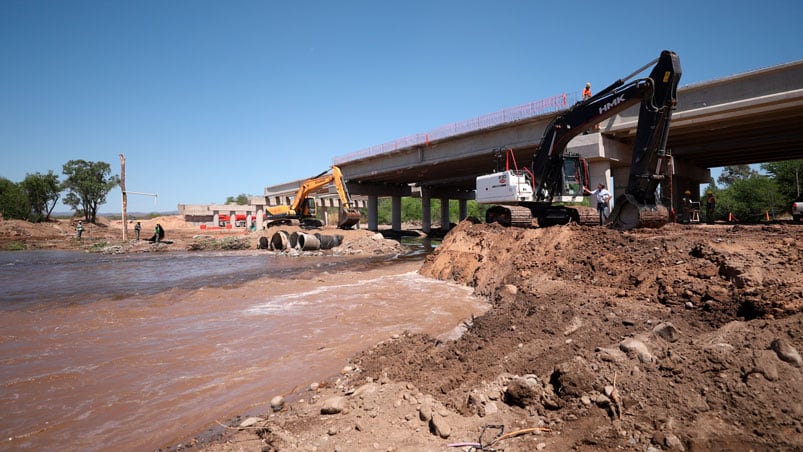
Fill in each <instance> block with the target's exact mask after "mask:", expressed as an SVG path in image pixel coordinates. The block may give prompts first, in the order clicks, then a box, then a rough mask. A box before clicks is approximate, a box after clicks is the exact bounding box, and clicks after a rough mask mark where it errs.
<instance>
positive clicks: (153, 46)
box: [0, 0, 803, 212]
mask: <svg viewBox="0 0 803 452" xmlns="http://www.w3.org/2000/svg"><path fill="white" fill-rule="evenodd" d="M800 17H803V2H801V1H799V0H786V1H781V0H767V1H763V2H748V1H744V0H735V1H729V2H700V1H695V2H690V1H685V0H683V1H675V2H644V1H639V2H634V1H625V2H609V3H601V2H571V1H565V2H536V1H523V0H522V1H505V0H500V1H493V2H492V1H474V0H454V1H436V0H431V1H417V0H406V1H403V2H391V1H376V0H375V1H348V0H342V1H337V2H336V1H305V0H298V1H292V2H288V1H267V0H264V1H256V0H255V1H241V0H232V1H225V2H221V1H206V0H193V1H189V0H174V1H151V0H138V1H115V0H93V1H85V0H69V1H63V0H58V1H37V0H3V1H0V61H2V70H0V155H2V165H0V176H2V177H5V178H8V179H10V180H12V181H15V182H19V181H21V180H22V179H24V178H25V175H26V174H27V173H35V172H40V173H47V172H48V171H49V170H53V171H54V172H56V173H57V174H59V175H60V177H62V178H63V176H62V175H61V168H62V165H63V164H64V163H66V162H67V161H69V160H74V159H83V160H89V161H104V162H107V163H109V164H110V165H111V167H112V171H113V173H114V174H119V172H120V163H119V157H118V154H120V153H123V154H125V156H126V185H127V189H128V190H129V191H139V192H147V193H158V195H159V196H158V202H157V203H156V204H154V201H153V199H152V198H150V197H147V196H137V195H132V196H129V202H128V208H129V211H140V212H152V211H171V210H175V209H176V205H177V204H179V203H184V204H206V203H222V202H223V201H224V200H225V199H226V197H228V196H236V195H238V194H240V193H246V194H252V195H260V194H262V192H263V188H264V187H265V186H266V185H272V184H278V183H282V182H287V181H291V180H295V179H301V178H306V177H310V176H314V175H316V174H318V173H320V172H321V171H324V170H325V169H327V168H328V167H329V166H330V165H331V164H332V158H333V157H335V156H342V155H345V154H349V153H351V152H355V151H358V150H361V149H363V148H366V147H369V146H373V145H376V144H381V143H384V142H388V141H392V140H394V139H396V138H400V137H403V136H406V135H411V134H415V133H419V132H424V131H427V130H430V129H434V128H437V127H439V126H442V125H445V124H449V123H453V122H458V121H461V120H465V119H469V118H473V117H475V116H480V115H483V114H487V113H491V112H494V111H497V110H501V109H504V108H508V107H512V106H516V105H521V104H524V103H527V102H531V101H535V100H539V99H543V98H547V97H551V96H554V95H557V94H560V93H563V92H569V93H571V92H576V91H579V90H580V89H582V86H583V84H584V83H585V82H586V81H589V82H591V83H592V85H593V86H594V87H596V88H602V87H604V86H607V85H608V84H609V83H611V82H613V81H615V80H616V79H618V78H620V77H624V76H626V75H628V74H630V72H632V71H633V70H635V69H637V68H639V67H640V66H642V65H644V64H646V63H648V62H649V61H650V60H652V59H653V58H655V57H657V56H658V54H659V53H660V51H661V50H663V49H669V50H674V51H675V52H677V53H678V55H679V56H680V59H681V64H682V66H683V78H682V79H681V85H688V84H692V83H697V82H702V81H707V80H712V79H716V78H721V77H726V76H730V75H733V74H738V73H742V72H747V71H751V70H755V69H760V68H764V67H768V66H774V65H778V64H783V63H788V62H792V61H797V60H800V59H802V58H803V50H802V49H803V27H801V26H800ZM670 133H671V132H670ZM120 197H121V195H120V190H119V189H115V190H113V191H112V192H111V193H110V194H109V196H108V198H107V203H106V204H105V205H104V206H102V207H101V209H100V210H101V212H119V209H120ZM56 210H62V211H63V210H66V209H65V208H61V207H57V209H56Z"/></svg>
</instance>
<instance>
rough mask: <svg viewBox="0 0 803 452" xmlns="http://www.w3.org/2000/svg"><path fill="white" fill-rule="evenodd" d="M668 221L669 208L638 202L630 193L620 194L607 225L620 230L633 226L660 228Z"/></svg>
mask: <svg viewBox="0 0 803 452" xmlns="http://www.w3.org/2000/svg"><path fill="white" fill-rule="evenodd" d="M668 222H669V210H667V208H666V207H664V206H662V205H660V204H658V205H648V204H639V203H638V202H637V201H636V200H635V198H633V196H631V195H623V196H620V197H619V199H617V200H616V205H615V206H614V208H613V212H611V215H610V216H609V217H608V225H609V227H611V228H613V229H618V230H620V231H629V230H631V229H635V228H654V229H657V228H660V227H662V226H663V225H665V224H666V223H668Z"/></svg>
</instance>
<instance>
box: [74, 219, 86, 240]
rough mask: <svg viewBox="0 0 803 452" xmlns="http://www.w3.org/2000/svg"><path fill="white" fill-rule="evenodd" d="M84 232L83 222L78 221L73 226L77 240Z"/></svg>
mask: <svg viewBox="0 0 803 452" xmlns="http://www.w3.org/2000/svg"><path fill="white" fill-rule="evenodd" d="M83 232H84V222H83V221H79V222H78V224H77V225H76V226H75V235H76V238H77V239H78V240H81V234H83Z"/></svg>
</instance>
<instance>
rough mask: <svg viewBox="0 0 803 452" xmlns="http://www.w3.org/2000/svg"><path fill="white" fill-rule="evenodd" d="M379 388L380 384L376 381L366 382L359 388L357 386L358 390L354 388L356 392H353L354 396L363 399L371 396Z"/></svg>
mask: <svg viewBox="0 0 803 452" xmlns="http://www.w3.org/2000/svg"><path fill="white" fill-rule="evenodd" d="M378 390H379V385H378V384H376V383H366V384H364V385H362V386H360V387H359V388H357V389H356V390H354V393H353V394H352V396H353V397H359V398H361V399H362V398H365V397H366V396H369V395H371V394H374V393H376V392H377V391H378Z"/></svg>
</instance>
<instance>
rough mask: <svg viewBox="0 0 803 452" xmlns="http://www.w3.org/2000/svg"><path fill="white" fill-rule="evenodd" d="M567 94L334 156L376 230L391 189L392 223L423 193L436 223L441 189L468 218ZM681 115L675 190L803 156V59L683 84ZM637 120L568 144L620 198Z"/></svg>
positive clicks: (526, 154)
mask: <svg viewBox="0 0 803 452" xmlns="http://www.w3.org/2000/svg"><path fill="white" fill-rule="evenodd" d="M681 81H682V80H681ZM561 99H566V96H565V95H564V96H557V97H555V98H553V99H548V100H546V101H539V102H534V103H530V104H525V105H522V106H518V107H513V108H510V109H506V110H503V111H501V112H495V113H491V114H489V115H484V116H481V117H478V118H474V119H472V120H469V121H463V122H461V123H456V124H453V125H449V126H444V127H441V128H439V129H434V130H432V131H430V132H426V133H421V134H417V135H414V136H410V137H404V138H401V139H399V140H395V141H393V142H390V143H385V144H382V145H378V146H375V147H372V148H368V149H364V150H361V151H358V152H354V153H351V154H346V155H343V156H340V157H336V158H334V159H333V163H334V164H336V165H338V166H340V168H341V170H342V171H343V175H344V177H345V178H346V180H347V183H348V187H349V191H350V192H351V194H352V195H355V196H365V197H367V205H368V211H369V212H368V228H369V229H372V230H376V229H377V227H378V219H377V202H378V198H379V197H391V199H392V228H393V229H394V230H399V229H401V198H402V197H404V196H420V197H421V199H422V203H423V212H424V218H423V228H424V230H425V231H429V229H430V225H431V218H429V212H430V208H429V206H430V200H431V199H433V198H435V199H441V201H442V202H441V206H442V207H441V215H440V216H441V219H440V223H441V224H442V225H448V223H449V211H448V200H450V199H456V200H459V204H460V218H461V219H462V218H464V217H465V215H466V201H467V200H469V199H473V198H474V192H473V190H474V188H475V187H474V184H475V178H476V177H477V176H479V175H482V174H487V173H489V172H492V171H493V170H494V169H495V168H494V161H493V150H494V149H495V148H499V147H510V148H512V149H513V150H514V153H515V155H516V159H517V161H518V162H519V165H520V166H523V165H529V164H530V162H531V161H532V156H533V154H534V153H535V152H536V151H537V149H538V146H539V145H540V141H541V138H542V136H543V133H544V129H545V128H546V126H547V125H548V124H549V123H550V121H551V120H552V119H553V118H554V117H555V116H556V115H557V114H558V112H559V111H560V110H561V109H562V108H566V107H568V106H569V105H567V104H566V103H565V102H564V104H563V105H561V102H560V100H561ZM569 102H571V101H569ZM545 110H547V112H546V113H544V111H545ZM672 118H673V119H672V124H671V129H670V132H669V142H668V145H667V147H668V149H669V150H670V151H671V153H672V155H673V159H674V167H675V175H674V176H673V181H672V187H673V191H674V193H672V197H673V199H680V193H682V192H683V191H684V190H687V189H689V190H691V191H692V193H695V194H697V193H698V192H699V185H700V184H707V183H708V182H709V180H710V168H714V167H720V166H726V165H737V164H750V163H764V162H770V161H779V160H791V159H800V158H803V127H802V126H801V125H803V60H801V61H797V62H793V63H789V64H784V65H779V66H774V67H770V68H766V69H761V70H757V71H752V72H747V73H743V74H737V75H733V76H730V77H726V78H722V79H717V80H712V81H708V82H703V83H698V84H694V85H689V86H684V87H681V88H679V89H678V107H677V110H676V111H675V113H674V114H673V117H672ZM637 120H638V106H636V107H634V108H631V109H629V110H627V111H625V112H623V113H621V114H619V115H617V116H615V117H613V118H611V119H609V120H607V121H605V122H603V123H601V124H600V130H599V132H596V133H591V134H587V135H580V136H578V137H576V138H575V139H574V140H572V141H571V142H570V143H569V147H568V149H567V150H568V151H570V152H577V153H579V154H581V155H582V156H583V157H585V158H586V159H587V160H588V162H589V166H590V171H591V182H592V185H595V184H596V182H598V181H605V182H610V180H611V179H612V180H613V184H606V185H610V186H611V187H613V191H614V195H615V197H616V196H618V195H619V194H621V192H622V191H623V190H624V189H625V187H626V185H627V178H628V174H629V165H630V161H631V154H632V151H631V147H632V143H633V140H634V138H635V133H636V123H637ZM291 186H293V183H290V184H286V185H285V186H284V187H281V186H276V187H266V189H265V197H266V198H267V199H270V198H271V197H273V198H279V197H281V196H282V194H281V193H282V190H285V191H289V190H288V188H287V187H291ZM295 187H296V188H297V187H298V185H297V184H295ZM675 207H676V209H677V207H678V206H675Z"/></svg>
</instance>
